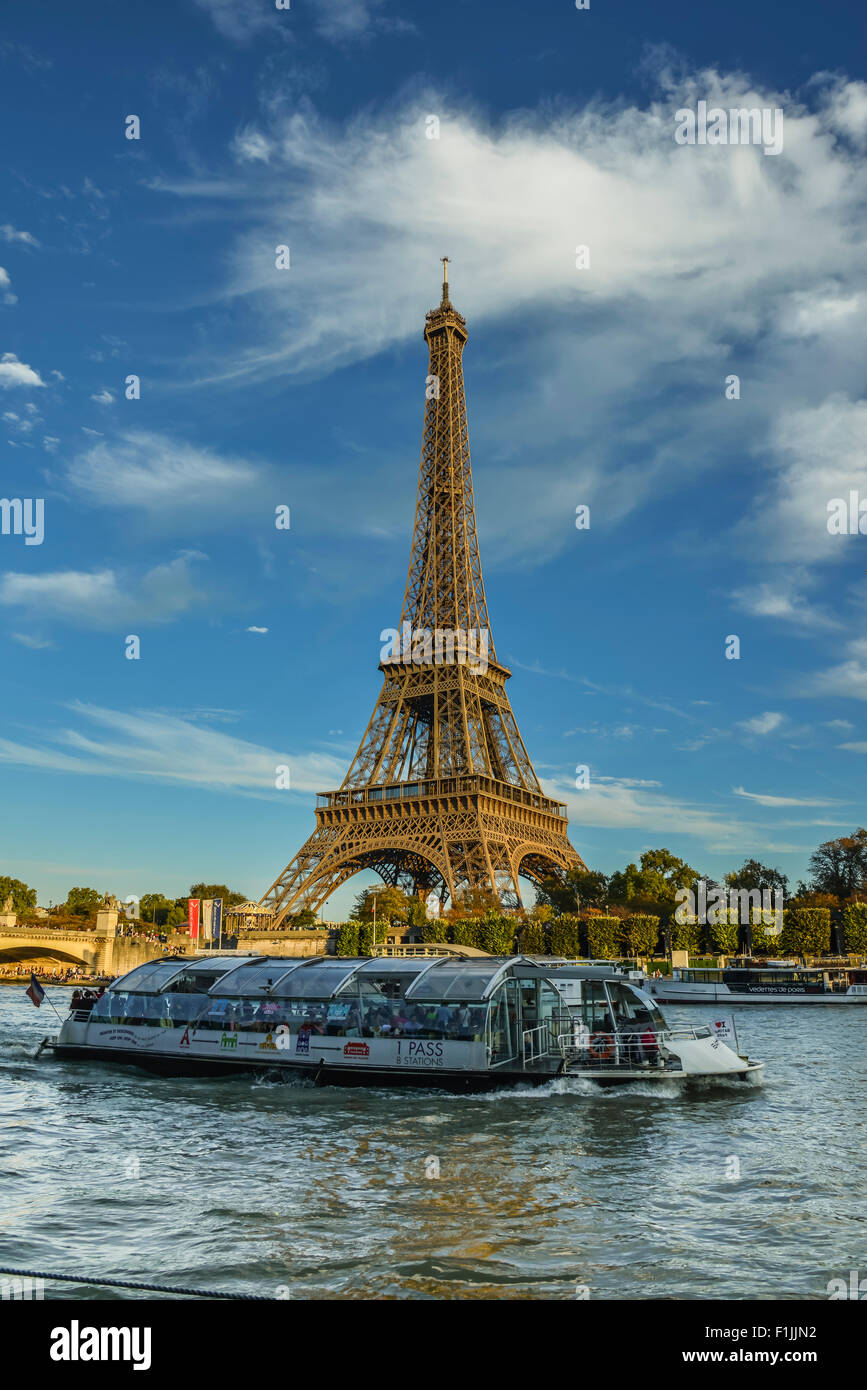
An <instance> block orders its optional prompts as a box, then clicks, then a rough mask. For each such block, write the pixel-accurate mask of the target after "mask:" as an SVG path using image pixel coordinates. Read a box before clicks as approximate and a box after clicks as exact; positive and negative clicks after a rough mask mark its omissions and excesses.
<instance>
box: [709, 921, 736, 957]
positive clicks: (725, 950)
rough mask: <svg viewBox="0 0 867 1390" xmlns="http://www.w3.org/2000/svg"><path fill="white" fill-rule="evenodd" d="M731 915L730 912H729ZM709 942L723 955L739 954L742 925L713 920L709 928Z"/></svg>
mask: <svg viewBox="0 0 867 1390" xmlns="http://www.w3.org/2000/svg"><path fill="white" fill-rule="evenodd" d="M727 915H729V914H727ZM707 934H708V942H709V944H710V946H712V947H713V949H714V950H715V951H720V952H721V953H722V954H723V955H726V956H734V955H736V954H737V950H738V945H739V942H740V926H739V925H738V924H737V923H736V922H732V921H731V920H729V921H728V922H711V923H710V924H709V926H708V929H707Z"/></svg>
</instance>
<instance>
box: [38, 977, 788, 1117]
mask: <svg viewBox="0 0 867 1390" xmlns="http://www.w3.org/2000/svg"><path fill="white" fill-rule="evenodd" d="M87 1002H88V1003H89V1004H90V1005H91V1006H90V1007H84V1008H82V1007H79V1008H74V1009H73V1010H72V1011H71V1012H70V1015H69V1017H68V1018H67V1019H66V1020H65V1021H64V1023H63V1025H62V1027H61V1029H60V1032H59V1034H58V1036H57V1038H56V1039H50V1040H46V1041H47V1045H48V1046H50V1047H53V1050H54V1052H55V1054H56V1056H57V1057H59V1058H67V1059H78V1060H86V1059H87V1060H97V1061H103V1062H106V1061H108V1062H126V1063H131V1064H132V1065H134V1066H138V1067H144V1068H146V1069H147V1070H150V1071H156V1072H161V1073H166V1074H183V1073H187V1074H199V1075H215V1076H217V1075H225V1074H227V1073H231V1072H237V1071H245V1072H258V1073H262V1072H267V1073H269V1074H272V1075H281V1074H282V1075H286V1076H289V1075H293V1074H298V1075H303V1076H312V1077H313V1078H314V1079H315V1080H316V1081H317V1082H319V1083H320V1084H323V1083H335V1084H339V1085H406V1084H410V1085H412V1084H415V1085H422V1086H431V1085H433V1086H441V1087H445V1088H448V1089H452V1090H489V1089H492V1088H494V1087H497V1086H503V1085H515V1084H519V1083H523V1084H526V1083H531V1084H540V1083H544V1082H547V1081H550V1080H551V1079H552V1078H553V1077H555V1076H564V1075H567V1076H581V1077H589V1078H590V1079H592V1080H594V1081H597V1082H599V1083H601V1084H603V1085H612V1084H616V1083H622V1082H628V1081H635V1080H646V1079H648V1078H652V1079H657V1078H658V1079H674V1080H677V1081H690V1080H694V1079H696V1078H708V1077H712V1078H717V1079H719V1078H723V1077H733V1078H736V1077H740V1078H742V1077H747V1076H750V1075H752V1074H754V1073H756V1072H758V1071H760V1070H761V1068H762V1063H761V1062H755V1061H751V1060H750V1059H748V1058H746V1057H742V1056H740V1055H739V1054H738V1053H737V1052H735V1051H733V1050H732V1049H731V1048H730V1047H728V1046H727V1045H726V1044H725V1043H724V1042H722V1041H721V1040H720V1038H718V1037H715V1036H713V1035H712V1033H711V1030H710V1029H709V1028H705V1027H697V1028H678V1029H672V1028H669V1027H668V1025H667V1024H666V1021H665V1019H664V1017H663V1015H662V1014H661V1013H660V1011H659V1008H658V1006H657V1005H656V1004H655V1003H654V1002H653V1000H652V999H650V998H649V997H648V996H647V995H646V994H643V993H642V992H641V991H640V990H639V989H638V988H637V987H636V986H635V985H634V984H633V983H631V982H630V981H629V980H628V979H626V978H625V977H624V976H623V975H622V974H618V973H617V972H616V971H615V970H614V969H613V968H612V967H609V966H601V967H600V966H596V967H593V966H582V965H570V964H568V963H564V964H560V965H556V964H552V965H547V964H542V963H540V962H539V961H538V960H533V959H531V958H529V957H526V956H511V957H493V956H482V957H472V958H465V957H442V956H431V957H419V956H413V957H390V958H381V957H373V958H371V957H367V956H365V957H360V958H348V957H340V956H324V957H323V956H320V957H312V958H307V959H304V960H292V959H291V958H289V959H287V958H285V957H277V958H275V957H266V956H246V957H243V958H240V959H239V958H238V957H236V956H211V955H208V956H204V957H195V958H191V959H188V960H185V961H182V962H179V961H178V960H173V961H169V960H166V959H162V960H158V961H152V962H149V963H148V964H146V965H141V966H138V967H137V968H136V969H135V970H132V971H131V972H130V973H129V974H127V975H124V976H122V977H121V978H120V979H118V980H115V981H114V982H113V984H112V985H111V986H110V988H109V989H107V990H106V991H105V993H104V994H103V995H102V996H101V998H100V999H98V1000H97V1001H96V1002H95V1003H94V1002H93V1001H87Z"/></svg>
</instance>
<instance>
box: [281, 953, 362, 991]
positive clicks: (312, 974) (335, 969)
mask: <svg viewBox="0 0 867 1390" xmlns="http://www.w3.org/2000/svg"><path fill="white" fill-rule="evenodd" d="M369 959H370V957H369V956H364V957H362V958H359V959H356V958H354V957H351V956H332V957H330V958H328V957H321V956H320V957H318V958H316V959H314V960H311V961H304V962H303V963H302V968H301V969H300V970H295V971H293V972H292V973H291V975H288V976H286V977H285V978H284V979H282V980H281V981H280V983H279V984H278V985H277V986H275V988H274V989H273V990H272V993H273V994H274V995H275V996H276V997H278V998H280V999H330V998H331V996H332V994H336V993H337V991H338V990H339V989H340V987H341V985H345V984H347V983H348V981H349V979H350V976H352V975H354V974H355V972H356V971H357V970H361V969H362V968H363V967H364V966H365V965H366V964H367V963H368V961H369Z"/></svg>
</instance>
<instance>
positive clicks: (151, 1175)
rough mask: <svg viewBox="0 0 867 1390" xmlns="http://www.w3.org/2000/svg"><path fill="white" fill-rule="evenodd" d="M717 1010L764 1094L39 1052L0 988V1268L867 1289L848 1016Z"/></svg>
mask: <svg viewBox="0 0 867 1390" xmlns="http://www.w3.org/2000/svg"><path fill="white" fill-rule="evenodd" d="M49 992H50V994H51V996H52V997H53V998H55V1000H56V1002H57V1003H58V1006H59V1007H60V1008H61V1012H64V1013H65V1008H66V1003H67V1000H68V991H65V990H63V989H54V990H50V991H49ZM665 1012H666V1016H667V1017H668V1018H669V1019H670V1021H671V1022H672V1023H674V1024H677V1023H696V1022H700V1021H703V1020H704V1016H705V1013H704V1011H703V1010H702V1009H701V1008H692V1009H683V1008H681V1009H677V1008H668V1009H666V1010H665ZM733 1012H734V1014H735V1017H736V1020H737V1024H738V1029H739V1034H740V1040H741V1045H742V1048H743V1047H744V1044H745V1045H746V1050H748V1051H749V1052H750V1054H751V1055H752V1056H756V1057H761V1058H762V1059H763V1060H764V1061H765V1063H766V1074H765V1079H764V1081H763V1083H762V1084H761V1085H758V1086H751V1085H744V1084H743V1083H737V1082H732V1083H728V1084H727V1085H726V1087H725V1088H724V1089H719V1088H717V1089H714V1090H708V1091H698V1092H688V1093H683V1092H681V1091H680V1090H679V1089H677V1088H676V1086H675V1084H674V1083H667V1082H664V1083H662V1085H659V1084H651V1083H642V1084H637V1085H634V1086H631V1087H628V1088H617V1089H612V1090H607V1091H599V1090H596V1089H595V1088H594V1087H593V1086H592V1085H591V1084H590V1083H587V1082H582V1081H569V1080H562V1081H555V1082H552V1083H551V1084H550V1085H548V1086H546V1087H544V1088H542V1089H540V1090H535V1089H527V1090H526V1091H524V1090H518V1091H511V1092H509V1091H506V1092H499V1093H494V1094H493V1095H487V1096H482V1097H466V1096H460V1097H456V1096H450V1095H442V1094H439V1093H436V1092H433V1091H430V1092H426V1091H421V1092H419V1091H401V1090H393V1091H387V1090H371V1091H366V1090H339V1089H336V1088H323V1089H316V1088H314V1087H313V1086H311V1085H307V1084H300V1085H278V1084H266V1083H257V1082H255V1081H252V1080H250V1079H247V1078H238V1079H236V1080H230V1081H222V1080H165V1079H161V1078H155V1077H151V1076H148V1075H146V1074H145V1073H143V1072H137V1071H134V1070H132V1069H127V1068H124V1067H116V1066H105V1065H91V1064H85V1063H70V1062H64V1063H61V1062H56V1061H54V1060H52V1059H50V1058H47V1057H43V1058H41V1059H38V1060H37V1059H36V1058H35V1055H34V1054H35V1051H36V1047H37V1045H38V1042H39V1040H40V1038H41V1037H42V1036H43V1035H44V1034H45V1033H47V1032H54V1031H56V1024H57V1020H56V1019H55V1018H54V1015H53V1014H52V1013H51V1011H50V1009H49V1008H48V1005H47V1003H46V1004H44V1005H43V1006H42V1008H41V1009H40V1010H39V1012H37V1011H36V1010H35V1009H34V1008H33V1006H32V1005H31V1003H30V1001H29V1000H28V999H27V998H26V997H25V995H24V990H23V987H22V988H20V989H19V988H17V987H8V986H7V987H3V988H0V1264H2V1265H4V1266H5V1265H16V1266H19V1267H29V1268H37V1269H46V1270H57V1271H60V1272H81V1273H85V1274H89V1275H93V1276H102V1277H114V1278H126V1279H133V1280H146V1281H157V1282H165V1283H169V1284H178V1285H184V1286H189V1287H198V1288H210V1289H223V1290H228V1291H232V1292H248V1293H264V1294H268V1295H271V1296H275V1295H278V1290H279V1291H281V1292H280V1293H279V1296H281V1297H293V1298H294V1297H302V1298H303V1297H312V1298H335V1297H336V1298H379V1297H395V1296H396V1297H429V1298H440V1299H441V1298H575V1297H576V1296H581V1295H580V1289H581V1286H584V1287H586V1289H587V1290H589V1296H590V1298H604V1299H620V1298H663V1297H664V1298H681V1299H683V1298H686V1299H713V1298H735V1299H790V1298H816V1299H825V1298H827V1284H828V1281H829V1280H830V1279H832V1278H839V1277H843V1278H846V1279H848V1277H849V1271H850V1270H852V1269H858V1270H860V1271H861V1276H862V1277H864V1276H865V1275H867V1222H865V1216H867V1205H865V1171H864V1156H865V1131H867V1106H865V1100H867V1067H865V1038H867V1009H864V1008H859V1007H857V1006H856V1007H852V1008H838V1007H833V1006H831V1007H815V1008H799V1007H791V1006H789V1007H786V1006H778V1005H767V1006H761V1005H760V1006H756V1007H749V1008H744V1007H742V1008H740V1009H735V1010H734V1011H733ZM437 1172H438V1173H439V1176H438V1177H437V1176H434V1175H435V1174H436V1173H437ZM45 1296H46V1298H52V1297H73V1298H82V1299H93V1298H102V1297H117V1296H118V1295H117V1294H112V1293H109V1292H108V1291H105V1292H101V1291H99V1290H95V1289H91V1288H86V1287H84V1286H68V1285H67V1286H59V1285H56V1284H54V1285H48V1286H47V1287H46V1294H45ZM121 1296H123V1295H121ZM127 1296H129V1297H134V1295H127Z"/></svg>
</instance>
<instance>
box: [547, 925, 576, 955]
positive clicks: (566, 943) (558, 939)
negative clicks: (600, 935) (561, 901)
mask: <svg viewBox="0 0 867 1390" xmlns="http://www.w3.org/2000/svg"><path fill="white" fill-rule="evenodd" d="M582 926H583V923H582V921H581V919H580V918H579V917H568V916H563V917H555V919H554V921H553V922H552V923H551V933H550V942H551V955H552V956H568V957H569V958H570V959H574V958H575V957H576V956H580V955H581V937H582V930H581V929H582Z"/></svg>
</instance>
